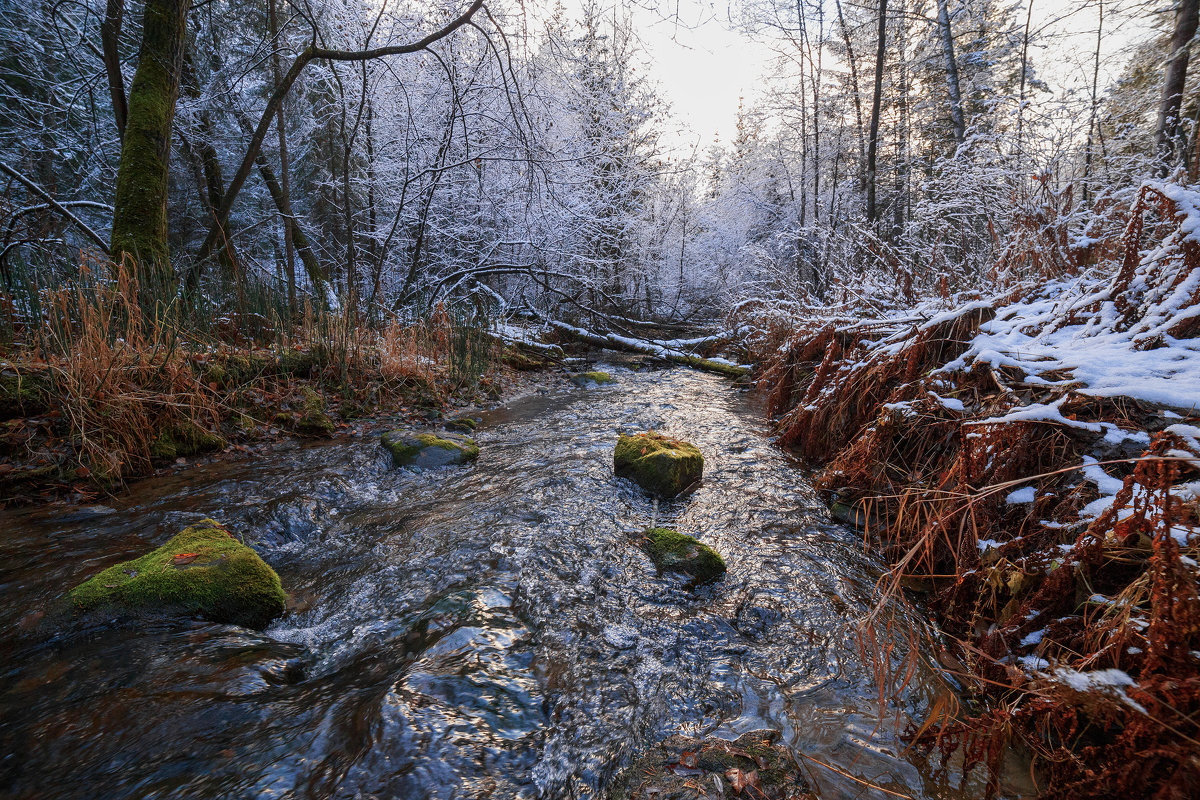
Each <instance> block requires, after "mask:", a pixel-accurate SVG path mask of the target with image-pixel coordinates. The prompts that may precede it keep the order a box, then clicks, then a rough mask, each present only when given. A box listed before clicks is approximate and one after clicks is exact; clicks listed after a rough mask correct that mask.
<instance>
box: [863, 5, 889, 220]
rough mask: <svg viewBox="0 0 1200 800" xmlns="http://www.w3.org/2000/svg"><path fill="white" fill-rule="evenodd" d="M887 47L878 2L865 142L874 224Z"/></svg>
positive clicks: (869, 204) (870, 212)
mask: <svg viewBox="0 0 1200 800" xmlns="http://www.w3.org/2000/svg"><path fill="white" fill-rule="evenodd" d="M886 47H887V0H879V39H878V42H877V44H876V47H875V92H874V94H873V95H872V97H871V129H870V138H869V139H868V140H867V222H875V219H876V217H877V209H876V207H875V183H876V181H875V163H876V157H877V155H878V153H879V106H880V101H881V100H882V98H883V58H884V55H885V53H886Z"/></svg>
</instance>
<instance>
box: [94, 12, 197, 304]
mask: <svg viewBox="0 0 1200 800" xmlns="http://www.w3.org/2000/svg"><path fill="white" fill-rule="evenodd" d="M190 4H191V0H146V12H145V16H144V19H143V24H142V48H141V53H140V55H139V57H138V65H137V71H136V72H135V73H134V76H133V85H132V86H131V87H130V90H129V116H128V118H127V120H126V123H125V136H124V138H123V139H122V143H121V162H120V165H119V166H118V168H117V189H116V197H115V199H114V202H113V206H114V209H115V210H114V212H113V225H112V247H111V254H112V258H113V260H115V261H120V260H122V259H123V258H125V257H126V256H128V257H130V258H131V259H133V260H134V261H136V262H137V264H138V279H139V282H140V286H141V293H142V296H143V297H148V298H158V299H161V298H163V297H165V296H166V295H167V292H168V291H169V290H170V289H171V288H172V286H173V284H174V276H173V274H172V272H171V260H170V256H169V254H168V252H167V173H168V167H169V164H170V156H171V127H172V124H173V122H174V119H175V101H176V99H177V97H178V95H179V74H180V70H181V68H182V66H183V52H184V37H185V35H186V26H187V12H188V7H189V5H190Z"/></svg>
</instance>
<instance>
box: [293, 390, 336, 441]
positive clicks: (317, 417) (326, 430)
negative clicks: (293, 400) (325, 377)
mask: <svg viewBox="0 0 1200 800" xmlns="http://www.w3.org/2000/svg"><path fill="white" fill-rule="evenodd" d="M300 393H301V395H302V397H303V399H302V401H301V407H300V419H299V420H298V421H297V422H296V430H297V431H299V432H300V433H306V434H308V435H310V436H329V435H330V434H331V433H333V428H334V425H333V420H332V419H330V418H329V415H328V414H326V413H325V399H324V398H323V397H321V395H319V394H317V393H316V392H315V391H313V390H312V389H310V388H309V387H307V386H305V387H304V388H303V389H301V390H300Z"/></svg>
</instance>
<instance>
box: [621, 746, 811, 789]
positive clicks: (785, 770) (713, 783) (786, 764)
mask: <svg viewBox="0 0 1200 800" xmlns="http://www.w3.org/2000/svg"><path fill="white" fill-rule="evenodd" d="M778 739H779V732H778V731H751V732H750V733H747V734H744V735H742V736H741V737H739V738H738V739H736V740H735V741H732V742H729V741H725V740H724V739H715V738H709V739H693V738H691V737H689V736H672V737H671V738H669V739H667V740H666V741H663V742H660V743H659V744H657V745H655V746H654V747H653V748H651V749H650V750H649V751H648V752H647V753H646V754H645V755H643V756H642V757H641V758H639V759H638V760H637V761H635V762H634V763H633V764H631V765H630V766H629V767H628V768H627V769H625V770H624V771H623V772H622V773H621V774H620V775H618V776H617V779H616V781H615V782H614V784H613V786H612V788H611V789H610V790H609V792H608V798H609V800H644V799H650V798H652V799H653V800H707V799H708V798H719V797H724V798H735V797H750V798H756V800H757V798H765V799H766V800H816V797H817V796H816V795H815V794H813V792H812V787H811V786H809V784H808V781H807V780H805V778H804V774H803V772H802V771H801V770H800V767H799V765H798V764H797V763H796V760H795V758H794V757H793V756H792V754H791V753H790V752H789V751H788V750H787V749H786V748H784V747H781V746H780V745H779V744H777V742H778Z"/></svg>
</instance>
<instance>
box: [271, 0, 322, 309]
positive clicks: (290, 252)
mask: <svg viewBox="0 0 1200 800" xmlns="http://www.w3.org/2000/svg"><path fill="white" fill-rule="evenodd" d="M267 21H268V23H269V24H270V26H271V73H272V77H273V78H274V81H275V85H276V86H278V85H279V84H280V83H282V82H283V68H282V67H280V65H279V18H278V16H277V14H276V10H275V0H268V2H267ZM286 107H287V98H286V97H284V98H283V99H282V100H280V101H279V107H278V111H277V112H276V115H275V127H276V129H277V131H278V133H279V182H280V193H281V195H282V203H279V202H277V203H276V205H277V206H278V207H279V208H281V209H282V208H285V207H286V208H287V209H288V213H289V214H290V213H291V207H292V188H291V184H290V181H289V180H288V171H289V167H288V151H287V129H286V128H285V127H284V124H283V121H284V114H285V113H286V110H287V109H286ZM273 195H274V192H272V196H273ZM295 227H296V222H295V220H293V219H285V220H284V225H283V258H284V270H285V272H286V275H287V297H288V312H289V313H291V314H295V313H296V254H295V241H294V234H293V230H294V228H295ZM301 235H303V234H301ZM306 266H307V264H306ZM319 271H320V270H319V269H318V272H319ZM324 300H325V298H324V297H322V298H321V301H322V302H324Z"/></svg>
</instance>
